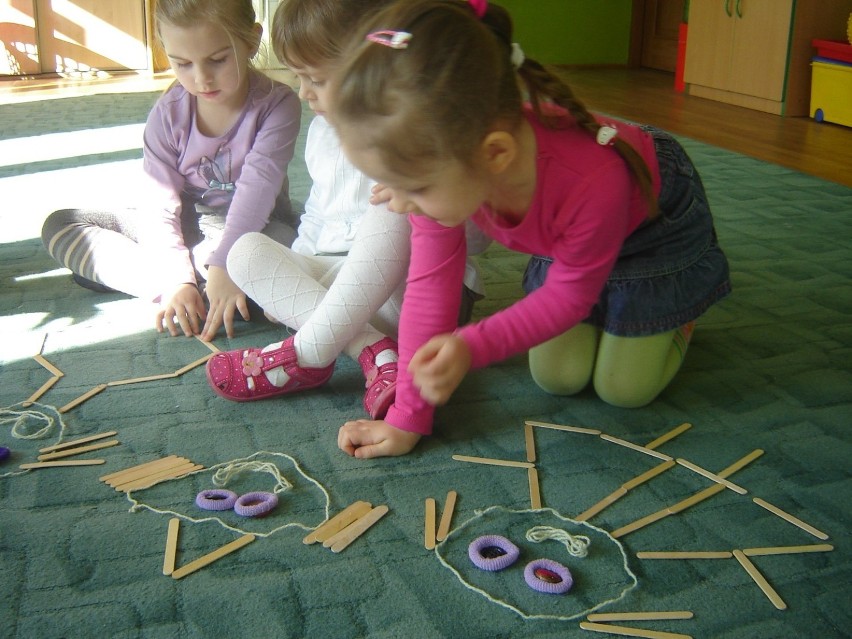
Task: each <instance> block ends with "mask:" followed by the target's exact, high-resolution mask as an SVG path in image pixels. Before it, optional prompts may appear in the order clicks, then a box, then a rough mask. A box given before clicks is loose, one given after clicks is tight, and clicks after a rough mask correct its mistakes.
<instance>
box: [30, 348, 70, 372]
mask: <svg viewBox="0 0 852 639" xmlns="http://www.w3.org/2000/svg"><path fill="white" fill-rule="evenodd" d="M33 359H34V360H35V361H37V362H38V363H39V364H41V365H42V366H44V368H46V369H47V370H49V371H50V372H51V373H53V374H54V375H56V376H57V377H64V376H65V373H63V372H62V371H61V370H59V369H58V368H56V366H54V365H53V364H51V363H50V362H48V361H47V360H46V359H45V358H44V355H42V354H41V353H39V354H38V355H34V356H33Z"/></svg>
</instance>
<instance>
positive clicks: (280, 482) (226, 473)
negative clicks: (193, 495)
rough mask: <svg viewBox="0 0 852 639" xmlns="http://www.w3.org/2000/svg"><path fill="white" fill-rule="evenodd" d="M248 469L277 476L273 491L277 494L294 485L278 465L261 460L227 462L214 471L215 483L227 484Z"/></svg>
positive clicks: (218, 484)
mask: <svg viewBox="0 0 852 639" xmlns="http://www.w3.org/2000/svg"><path fill="white" fill-rule="evenodd" d="M246 471H250V472H254V473H269V474H270V475H272V476H273V477H275V488H274V489H273V490H272V492H274V493H276V494H277V493H283V492H284V491H285V490H289V489H290V488H292V487H293V484H291V483H290V482H289V481H287V478H286V477H284V475H282V474H281V471H280V470H279V469H278V466H276V465H275V464H273V463H272V462H259V461H243V462H227V464H226V465H225V466H222V467H221V468H219V470H217V471H216V472H215V473H213V483H214V484H216V485H217V486H220V487H224V486H227V485H228V482H229V481H231V479H233V478H234V477H236V476H237V475H239V474H240V473H244V472H246Z"/></svg>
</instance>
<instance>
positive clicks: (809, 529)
mask: <svg viewBox="0 0 852 639" xmlns="http://www.w3.org/2000/svg"><path fill="white" fill-rule="evenodd" d="M753 501H754V503H755V504H757V505H758V506H760V507H762V508H765V509H766V510H768V511H769V512H771V513H772V514H773V515H777V516H778V517H780V518H781V519H783V520H785V521H788V522H790V523H791V524H793V525H794V526H797V527H799V528H801V529H802V530H804V531H805V532H806V533H810V534H811V535H813V536H814V537H816V538H817V539H822V540H823V541H824V540H826V539H828V535H827V534H825V533H824V532H822V531H821V530H818V529H816V528H814V527H813V526H811V525H810V524H807V523H805V522H803V521H802V520H801V519H799V518H798V517H794V516H793V515H791V514H790V513H788V512H786V511H784V510H781V509H780V508H778V506H773V505H772V504H770V503H769V502H768V501H764V500H763V499H761V498H760V497H755V498H754V500H753Z"/></svg>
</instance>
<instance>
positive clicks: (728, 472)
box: [716, 448, 763, 479]
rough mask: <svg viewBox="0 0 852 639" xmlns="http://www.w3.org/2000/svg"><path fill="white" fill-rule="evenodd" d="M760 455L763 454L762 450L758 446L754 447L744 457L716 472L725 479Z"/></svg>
mask: <svg viewBox="0 0 852 639" xmlns="http://www.w3.org/2000/svg"><path fill="white" fill-rule="evenodd" d="M761 455H763V451H762V450H761V449H760V448H756V449H755V450H753V451H751V452H750V453H749V454H748V455H746V456H745V457H743V458H741V459H738V460H737V461H735V462H734V463H733V464H731V465H730V466H728V467H727V468H726V469H725V470H720V471H719V472H718V473H716V474H717V475H718V476H719V477H721V478H722V479H727V478H728V477H730V476H731V475H733V474H734V473H736V472H737V471H740V470H742V469H743V468H745V467H746V466H748V465H749V464H750V463H751V462H753V461H754V460H755V459H757V458H758V457H760V456H761Z"/></svg>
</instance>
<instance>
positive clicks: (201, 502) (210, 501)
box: [195, 488, 237, 510]
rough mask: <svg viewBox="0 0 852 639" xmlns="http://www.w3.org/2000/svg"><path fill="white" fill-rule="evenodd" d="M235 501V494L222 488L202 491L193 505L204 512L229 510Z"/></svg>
mask: <svg viewBox="0 0 852 639" xmlns="http://www.w3.org/2000/svg"><path fill="white" fill-rule="evenodd" d="M236 501H237V493H234V492H231V491H230V490H224V489H222V488H211V489H210V490H202V491H201V492H200V493H198V495H196V497H195V505H196V506H198V507H199V508H203V509H204V510H231V508H233V507H234V504H235V503H236Z"/></svg>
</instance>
